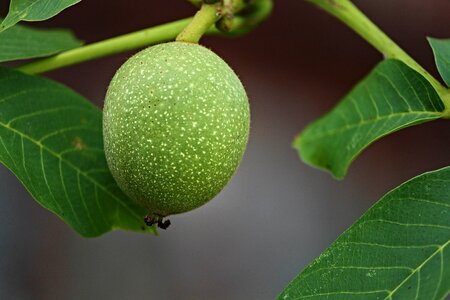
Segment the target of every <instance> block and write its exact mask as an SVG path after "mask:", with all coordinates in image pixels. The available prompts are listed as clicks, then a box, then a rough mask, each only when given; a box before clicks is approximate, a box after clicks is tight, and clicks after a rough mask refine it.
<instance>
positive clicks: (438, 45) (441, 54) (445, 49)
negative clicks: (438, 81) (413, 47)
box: [428, 38, 450, 87]
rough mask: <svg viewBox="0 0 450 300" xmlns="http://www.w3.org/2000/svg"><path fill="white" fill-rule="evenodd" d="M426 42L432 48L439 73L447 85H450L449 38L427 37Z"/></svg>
mask: <svg viewBox="0 0 450 300" xmlns="http://www.w3.org/2000/svg"><path fill="white" fill-rule="evenodd" d="M428 42H429V43H430V45H431V48H433V52H434V58H435V60H436V66H437V68H438V70H439V73H440V74H441V76H442V79H444V81H445V83H446V84H447V86H449V87H450V39H446V40H440V39H433V38H428Z"/></svg>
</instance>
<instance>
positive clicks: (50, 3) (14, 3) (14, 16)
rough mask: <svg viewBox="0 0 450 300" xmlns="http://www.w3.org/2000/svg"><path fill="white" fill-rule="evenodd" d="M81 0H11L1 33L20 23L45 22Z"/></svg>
mask: <svg viewBox="0 0 450 300" xmlns="http://www.w3.org/2000/svg"><path fill="white" fill-rule="evenodd" d="M80 1H81V0H11V2H10V4H9V12H8V14H7V15H6V17H5V19H4V20H3V22H2V23H1V24H0V32H1V31H3V30H6V29H7V28H9V27H11V26H14V25H15V24H16V23H17V22H20V21H22V20H23V21H43V20H46V19H49V18H51V17H53V16H55V15H57V14H59V13H60V12H61V11H62V10H64V9H65V8H67V7H69V6H72V5H74V4H76V3H78V2H80Z"/></svg>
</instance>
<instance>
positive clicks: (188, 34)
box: [177, 4, 221, 43]
mask: <svg viewBox="0 0 450 300" xmlns="http://www.w3.org/2000/svg"><path fill="white" fill-rule="evenodd" d="M219 7H220V6H219V5H218V4H203V5H202V6H201V8H200V10H199V11H198V12H197V13H196V14H195V16H194V18H193V19H192V22H191V23H189V25H188V26H186V28H184V30H183V31H182V32H181V33H180V34H179V35H178V36H177V41H178V42H187V43H198V41H199V40H200V38H201V37H202V36H203V35H204V34H205V33H206V31H208V29H209V28H211V26H212V25H214V23H216V22H217V21H218V20H219V19H220V17H221V14H220V13H219V11H218V8H219Z"/></svg>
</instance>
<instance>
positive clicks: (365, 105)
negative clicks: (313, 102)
mask: <svg viewBox="0 0 450 300" xmlns="http://www.w3.org/2000/svg"><path fill="white" fill-rule="evenodd" d="M443 110H444V105H443V103H442V101H441V99H440V98H439V96H438V94H437V93H436V91H435V90H434V89H433V88H432V86H431V85H430V84H429V83H428V81H427V80H425V79H424V78H423V77H422V76H421V75H420V74H419V73H417V72H416V71H414V70H412V69H411V68H409V67H408V66H406V65H405V64H404V63H402V62H400V61H398V60H385V61H383V62H381V63H380V64H379V65H378V66H377V67H376V68H375V69H374V70H373V71H372V72H371V73H370V74H369V75H368V76H367V77H366V78H365V79H364V80H363V81H361V82H360V83H359V84H358V85H357V86H356V87H355V88H354V89H353V90H352V91H351V92H350V93H349V94H348V95H347V96H346V97H345V98H344V99H343V100H342V101H341V102H340V103H339V104H338V105H337V106H336V107H335V108H334V109H333V110H332V111H330V112H329V113H328V114H327V115H325V116H324V117H322V118H320V119H319V120H317V121H315V122H313V123H312V124H311V125H309V126H308V127H307V128H306V129H305V130H304V131H303V132H302V133H301V135H300V136H299V137H298V138H297V139H296V140H295V142H294V146H295V148H296V149H297V150H298V151H299V153H300V156H301V158H302V159H303V160H304V161H305V162H306V163H308V164H310V165H312V166H314V167H317V168H321V169H326V170H328V171H330V172H331V173H332V174H333V175H334V176H335V177H337V178H342V177H344V175H345V174H346V172H347V169H348V167H349V165H350V164H351V162H352V161H353V160H354V159H355V158H356V156H357V155H358V154H359V153H360V152H361V151H362V150H363V149H364V148H366V147H367V146H368V145H370V144H371V143H373V142H374V141H376V140H378V139H379V138H381V137H383V136H385V135H388V134H390V133H392V132H395V131H397V130H399V129H402V128H405V127H408V126H412V125H416V124H419V123H423V122H426V121H430V120H434V119H438V118H440V117H442V111H443Z"/></svg>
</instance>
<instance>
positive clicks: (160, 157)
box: [103, 42, 250, 217]
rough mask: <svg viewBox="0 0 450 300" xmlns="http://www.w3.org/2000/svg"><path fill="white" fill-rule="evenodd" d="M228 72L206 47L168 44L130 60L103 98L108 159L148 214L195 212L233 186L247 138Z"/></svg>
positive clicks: (242, 100)
mask: <svg viewBox="0 0 450 300" xmlns="http://www.w3.org/2000/svg"><path fill="white" fill-rule="evenodd" d="M249 124H250V115H249V104H248V99H247V95H246V93H245V90H244V87H243V86H242V84H241V82H240V80H239V78H238V77H237V76H236V74H235V73H234V72H233V70H232V69H231V68H230V67H229V66H228V65H227V64H226V63H225V62H224V61H223V60H222V59H221V58H220V57H219V56H217V55H216V54H215V53H213V52H212V51H210V50H209V49H207V48H205V47H203V46H200V45H197V44H191V43H182V42H171V43H166V44H160V45H156V46H153V47H149V48H147V49H145V50H143V51H141V52H139V53H137V54H136V55H134V56H132V57H131V58H130V59H128V60H127V61H126V62H125V63H124V64H123V65H122V66H121V67H120V69H119V70H118V71H117V73H116V74H115V76H114V78H113V79H112V81H111V83H110V85H109V88H108V91H107V94H106V100H105V107H104V115H103V134H104V144H105V153H106V159H107V162H108V165H109V168H110V170H111V172H112V174H113V176H114V178H115V179H116V181H117V184H118V185H119V186H120V188H121V189H122V190H123V191H124V192H125V193H126V194H127V195H128V196H129V197H130V198H131V199H133V200H134V201H136V202H137V203H139V204H140V205H142V206H144V207H146V208H147V209H148V210H149V213H150V214H152V215H156V216H160V217H164V216H167V215H171V214H177V213H182V212H186V211H189V210H192V209H194V208H196V207H199V206H201V205H203V204H205V203H206V202H208V201H209V200H210V199H212V198H213V197H214V196H215V195H217V194H218V193H219V192H220V191H221V190H222V189H223V187H224V186H225V185H226V184H227V182H228V181H229V180H230V178H231V176H232V175H233V173H234V172H235V170H236V168H237V167H238V165H239V163H240V160H241V158H242V155H243V153H244V150H245V147H246V144H247V140H248V134H249Z"/></svg>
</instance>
